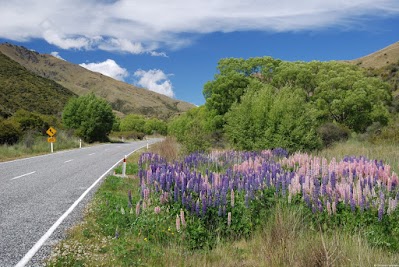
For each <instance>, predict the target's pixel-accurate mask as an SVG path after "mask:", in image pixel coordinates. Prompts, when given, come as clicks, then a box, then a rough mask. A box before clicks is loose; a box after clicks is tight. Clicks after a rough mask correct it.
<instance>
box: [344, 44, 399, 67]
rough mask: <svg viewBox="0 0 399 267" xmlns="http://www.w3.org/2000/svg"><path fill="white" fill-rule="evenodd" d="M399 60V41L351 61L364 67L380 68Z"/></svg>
mask: <svg viewBox="0 0 399 267" xmlns="http://www.w3.org/2000/svg"><path fill="white" fill-rule="evenodd" d="M398 61H399V42H396V43H394V44H391V45H390V46H387V47H385V48H383V49H381V50H379V51H377V52H374V53H372V54H370V55H367V56H364V57H361V58H358V59H355V60H351V61H349V62H350V63H352V64H356V65H358V66H360V67H363V68H374V69H380V68H383V67H386V66H388V65H391V64H397V63H398Z"/></svg>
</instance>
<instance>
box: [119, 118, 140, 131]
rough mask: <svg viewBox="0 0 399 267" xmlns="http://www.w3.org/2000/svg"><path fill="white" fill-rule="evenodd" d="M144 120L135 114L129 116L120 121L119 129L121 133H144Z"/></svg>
mask: <svg viewBox="0 0 399 267" xmlns="http://www.w3.org/2000/svg"><path fill="white" fill-rule="evenodd" d="M144 124H145V118H144V117H143V116H141V115H137V114H129V115H127V116H126V117H124V118H123V119H121V122H120V125H119V128H120V130H121V131H136V132H144Z"/></svg>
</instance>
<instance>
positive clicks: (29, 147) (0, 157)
mask: <svg viewBox="0 0 399 267" xmlns="http://www.w3.org/2000/svg"><path fill="white" fill-rule="evenodd" d="M55 137H56V139H57V141H56V142H55V143H54V144H53V145H54V151H55V152H56V151H59V150H65V149H72V148H78V147H79V139H78V138H77V137H74V136H73V135H72V134H71V133H69V132H68V131H63V130H59V131H58V132H57V134H56V136H55ZM47 153H50V143H48V142H47V136H37V135H35V134H34V133H32V132H27V133H25V135H24V137H23V138H22V140H21V141H19V142H18V143H17V144H14V145H1V146H0V161H6V160H11V159H16V158H21V157H26V156H32V155H41V154H47Z"/></svg>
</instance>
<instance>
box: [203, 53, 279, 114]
mask: <svg viewBox="0 0 399 267" xmlns="http://www.w3.org/2000/svg"><path fill="white" fill-rule="evenodd" d="M279 64H280V60H274V59H272V58H271V57H263V58H250V59H248V60H244V59H241V58H239V59H237V58H226V59H221V60H220V61H219V63H218V70H219V72H220V73H219V74H217V75H215V79H214V80H213V81H209V82H207V83H206V84H205V86H204V90H203V95H204V97H205V100H206V104H205V105H206V106H207V108H208V109H209V110H215V111H216V114H217V115H224V114H225V113H226V112H228V111H229V109H230V107H231V105H232V104H233V103H235V102H240V98H241V96H242V95H244V94H245V92H246V91H247V89H248V85H249V83H250V82H251V79H254V78H260V79H262V80H268V79H269V78H270V75H271V74H272V73H273V72H274V70H275V69H276V67H277V66H278V65H279ZM261 73H263V76H262V75H261ZM269 74H270V75H269Z"/></svg>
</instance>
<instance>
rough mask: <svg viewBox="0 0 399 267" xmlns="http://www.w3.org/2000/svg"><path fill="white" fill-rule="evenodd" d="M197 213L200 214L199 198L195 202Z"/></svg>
mask: <svg viewBox="0 0 399 267" xmlns="http://www.w3.org/2000/svg"><path fill="white" fill-rule="evenodd" d="M195 214H197V216H199V215H200V204H199V199H197V201H196V202H195Z"/></svg>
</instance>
